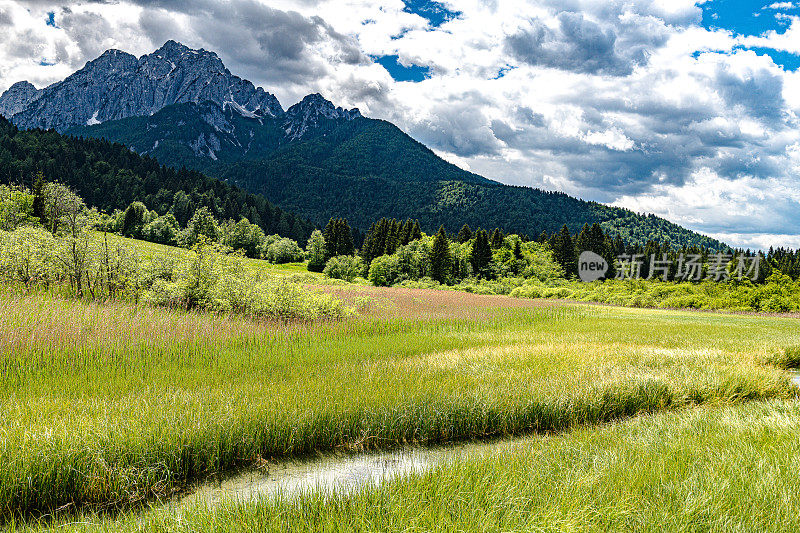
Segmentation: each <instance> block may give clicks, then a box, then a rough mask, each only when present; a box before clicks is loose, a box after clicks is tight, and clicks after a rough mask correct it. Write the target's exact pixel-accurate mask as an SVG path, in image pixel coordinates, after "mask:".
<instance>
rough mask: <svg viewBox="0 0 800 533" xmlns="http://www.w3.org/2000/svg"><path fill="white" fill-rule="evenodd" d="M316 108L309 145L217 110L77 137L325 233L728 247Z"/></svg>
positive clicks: (197, 108) (268, 121) (273, 126)
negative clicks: (196, 174) (492, 234)
mask: <svg viewBox="0 0 800 533" xmlns="http://www.w3.org/2000/svg"><path fill="white" fill-rule="evenodd" d="M307 100H308V99H307ZM307 100H304V101H303V102H301V103H300V104H297V106H295V107H296V108H300V111H302V113H299V112H298V113H297V114H302V115H303V116H308V115H310V114H313V113H315V112H316V113H317V116H316V118H315V120H314V122H313V124H311V125H310V126H309V125H307V124H303V125H302V126H303V129H302V130H301V131H302V132H303V133H302V135H299V136H297V135H294V136H289V135H288V134H287V130H291V128H292V127H296V126H297V124H296V123H293V122H291V120H290V119H286V118H281V119H277V118H270V117H247V116H243V115H242V114H240V113H238V112H236V111H235V110H232V109H230V108H227V109H220V108H219V107H217V106H215V105H214V104H212V103H208V102H206V103H201V104H181V105H176V106H170V107H167V108H164V109H162V110H161V111H159V112H158V113H156V114H154V115H153V116H149V117H136V118H129V119H124V120H119V121H110V122H106V123H104V124H100V125H95V126H90V127H78V128H73V129H72V130H70V132H71V133H73V134H76V135H87V136H94V137H102V138H105V139H109V140H112V141H117V142H121V143H123V144H125V145H127V146H130V147H132V148H134V149H135V150H137V151H138V152H140V153H147V154H148V155H150V156H152V157H155V158H157V159H158V160H159V161H161V162H162V163H165V164H168V165H173V166H180V165H186V166H187V167H190V168H194V169H197V170H201V171H203V172H206V173H208V174H209V175H212V176H215V177H218V178H220V179H223V180H224V181H227V182H229V183H231V184H235V185H237V186H240V187H242V188H244V189H246V190H248V191H251V192H254V193H258V194H263V195H265V196H266V197H267V198H268V199H269V200H270V201H272V202H274V203H276V204H277V205H279V206H281V207H282V208H284V209H286V210H289V211H292V212H294V213H297V214H298V215H300V216H302V217H305V218H308V219H310V220H311V221H312V222H314V223H315V224H317V225H323V224H325V223H326V222H327V221H328V220H329V219H330V218H332V217H345V218H347V219H348V220H349V221H350V223H351V224H352V225H353V227H354V228H356V229H358V230H361V231H364V230H366V229H367V228H368V227H369V225H370V224H371V223H372V222H373V221H375V220H377V219H380V218H382V217H389V218H402V219H405V218H412V219H416V220H419V221H420V224H421V225H422V228H423V230H424V231H426V232H428V233H434V232H435V231H436V230H437V229H438V228H439V226H441V225H443V226H444V227H445V228H446V229H447V231H450V232H455V231H458V229H459V228H460V227H461V226H462V225H463V224H465V223H466V224H469V225H470V226H472V227H478V226H481V227H486V228H495V227H499V228H502V229H504V230H505V231H507V232H514V233H519V234H527V235H529V236H531V237H534V236H538V235H539V234H540V233H542V232H543V231H546V232H548V233H554V232H556V231H558V230H560V228H561V227H562V226H563V225H564V224H566V225H567V226H568V227H569V228H570V230H571V231H572V232H577V231H579V230H580V229H581V227H582V226H583V225H584V224H593V223H599V224H601V225H602V226H603V228H604V229H605V230H606V231H608V232H611V233H619V234H620V235H621V237H622V238H623V239H624V240H625V241H626V242H627V243H629V244H639V245H644V244H646V243H647V241H648V240H657V241H659V242H666V243H668V244H670V245H671V246H673V247H675V248H678V247H682V246H701V247H706V248H711V249H720V248H724V245H723V244H722V243H720V242H719V241H716V240H714V239H711V238H708V237H705V236H703V235H700V234H698V233H695V232H692V231H689V230H687V229H685V228H682V227H680V226H678V225H676V224H672V223H670V222H668V221H666V220H664V219H660V218H657V217H653V216H641V215H638V214H636V213H633V212H631V211H628V210H624V209H619V208H612V207H608V206H604V205H602V204H598V203H595V202H585V201H582V200H579V199H576V198H573V197H571V196H568V195H566V194H562V193H553V192H547V191H542V190H539V189H533V188H529V187H513V186H508V185H503V184H500V183H498V182H494V181H491V180H488V179H485V178H483V177H481V176H478V175H476V174H473V173H470V172H466V171H464V170H462V169H460V168H458V167H456V166H454V165H452V164H450V163H447V162H446V161H444V160H442V159H441V158H439V157H438V156H436V154H434V153H433V152H432V151H431V150H430V149H428V148H427V147H425V146H424V145H422V144H421V143H419V142H417V141H415V140H413V139H412V138H411V137H409V136H408V135H406V134H405V133H403V132H402V131H401V130H400V129H398V128H397V127H396V126H394V125H393V124H391V123H389V122H386V121H382V120H373V119H368V118H363V117H358V118H355V119H341V118H327V117H326V116H325V113H324V111H325V109H331V107H330V106H332V104H330V102H326V101H320V99H319V98H318V97H315V98H314V99H313V101H307ZM325 106H328V107H327V108H326V107H325ZM292 109H295V108H292ZM292 109H290V110H289V112H288V113H287V115H290V114H291V113H292ZM320 109H322V111H320ZM290 116H291V115H290ZM287 120H288V122H286V121H287ZM282 121H283V122H282ZM287 124H288V127H287ZM284 127H286V129H284Z"/></svg>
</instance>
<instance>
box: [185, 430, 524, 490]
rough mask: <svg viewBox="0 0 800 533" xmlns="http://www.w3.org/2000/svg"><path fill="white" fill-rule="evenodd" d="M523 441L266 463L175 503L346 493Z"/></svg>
mask: <svg viewBox="0 0 800 533" xmlns="http://www.w3.org/2000/svg"><path fill="white" fill-rule="evenodd" d="M524 442H525V439H520V440H518V441H508V440H505V441H496V442H485V443H468V444H459V445H453V446H446V447H443V446H442V447H433V448H405V449H400V450H394V451H387V452H375V453H358V454H329V455H322V456H320V457H318V458H315V459H306V460H303V461H300V460H297V461H285V462H279V463H270V464H269V465H268V466H267V467H265V468H262V469H258V470H252V471H249V472H246V473H244V474H240V475H238V476H236V477H232V478H230V479H226V480H223V481H221V482H217V483H209V484H206V485H203V486H202V487H200V488H199V489H198V490H197V491H196V492H193V493H192V494H190V495H189V496H186V497H185V498H184V499H183V500H182V501H181V503H182V504H185V503H194V502H201V501H202V502H207V503H210V504H215V503H219V502H221V501H223V500H233V501H248V500H255V499H258V498H262V497H270V496H276V495H281V496H283V497H292V496H295V495H297V494H300V493H302V492H308V491H312V490H318V489H319V490H322V491H325V492H327V493H332V492H336V493H339V494H342V493H345V494H346V493H348V492H352V491H355V490H357V489H359V488H361V487H363V486H373V487H375V486H378V485H380V484H381V483H383V482H384V481H387V480H391V479H393V478H395V477H398V476H407V475H409V474H412V473H419V472H425V471H426V470H429V469H430V468H432V467H433V466H434V465H436V464H438V463H441V462H445V461H449V460H456V459H459V458H461V457H469V458H472V459H474V458H476V457H480V456H481V455H483V454H491V455H497V454H498V453H508V452H512V451H513V450H515V449H517V447H518V446H523V445H524Z"/></svg>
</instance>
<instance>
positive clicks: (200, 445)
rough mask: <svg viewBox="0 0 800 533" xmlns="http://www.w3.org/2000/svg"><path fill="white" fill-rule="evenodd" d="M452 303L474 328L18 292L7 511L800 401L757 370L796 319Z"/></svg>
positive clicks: (9, 386)
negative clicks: (376, 450) (183, 308)
mask: <svg viewBox="0 0 800 533" xmlns="http://www.w3.org/2000/svg"><path fill="white" fill-rule="evenodd" d="M453 294H459V295H460V293H453ZM463 297H464V301H463V302H461V307H465V308H469V306H470V304H471V303H472V302H473V301H472V300H471V299H470V298H474V297H473V296H471V295H466V294H464V295H463ZM508 301H509V300H506V299H504V298H501V297H500V298H498V297H494V298H492V299H491V302H492V303H491V305H493V306H494V307H502V306H503V305H504V303H506V302H508ZM454 304H455V305H453V306H452V307H455V314H456V315H457V316H458V318H449V319H447V318H439V319H418V318H417V319H415V318H414V317H413V316H411V315H410V313H408V312H403V310H402V309H401V310H400V312H399V313H397V314H399V315H401V316H403V317H404V318H400V319H394V320H391V321H389V320H386V319H385V316H377V317H374V318H364V319H361V320H357V321H352V322H347V323H340V324H327V325H324V324H323V325H318V326H316V327H314V328H310V329H303V328H284V329H275V328H274V327H271V326H269V325H266V324H258V323H253V322H248V321H246V320H243V319H235V318H224V317H214V316H209V315H202V314H191V313H189V314H186V313H176V312H170V311H164V310H158V309H147V308H137V307H132V306H126V305H110V306H85V305H84V304H81V303H77V302H71V301H56V300H49V299H47V298H44V297H36V296H31V297H24V298H19V297H13V296H8V295H5V296H2V297H0V346H2V347H3V351H4V353H3V359H2V377H3V379H2V383H0V406H1V407H2V412H3V413H4V416H3V418H2V419H0V432H2V434H3V435H4V439H3V440H2V441H0V504H1V505H0V506H1V507H2V509H3V510H4V512H5V514H6V515H8V514H9V513H21V512H26V511H35V510H39V511H43V510H48V509H55V508H58V507H61V506H63V505H67V504H74V505H78V506H81V505H90V504H95V505H99V506H101V507H105V506H109V505H110V506H116V507H124V506H126V505H128V504H132V503H135V502H137V501H139V500H140V499H141V498H147V497H153V496H156V495H159V496H166V495H170V494H171V493H172V491H173V490H177V489H180V488H181V487H182V486H184V485H185V484H186V483H187V482H188V481H190V480H192V479H196V478H198V477H202V476H205V475H208V474H211V473H214V472H218V471H221V470H224V469H228V468H232V467H236V466H242V465H246V464H251V463H252V462H254V461H256V460H258V458H259V457H270V456H281V455H302V454H305V453H309V452H311V451H312V450H319V449H330V448H333V447H341V446H344V447H388V446H394V445H398V444H401V443H405V442H419V443H422V444H426V443H432V442H441V441H447V440H455V439H464V438H474V437H484V436H489V435H504V434H514V433H520V432H528V431H535V430H554V429H565V428H569V427H574V426H576V425H582V424H587V423H598V422H603V421H609V420H613V419H616V418H619V417H623V416H627V415H632V414H635V413H637V412H642V411H656V410H661V409H674V408H679V407H683V406H687V405H692V404H696V403H701V402H702V403H708V402H710V403H730V402H738V401H741V400H744V399H754V398H755V399H757V398H766V397H788V396H789V395H791V394H792V393H791V387H790V385H789V382H788V379H787V377H786V376H785V374H783V373H782V372H780V371H778V370H777V369H772V368H769V367H765V366H763V365H761V364H760V361H761V360H762V359H764V358H766V357H767V356H768V355H770V354H772V353H773V352H775V351H776V350H777V349H779V348H781V347H783V346H785V345H787V344H797V343H800V331H798V329H797V327H796V321H794V320H789V319H778V318H756V317H741V316H719V315H710V314H709V315H696V314H689V313H674V312H654V311H641V310H624V309H585V308H581V307H570V308H550V309H536V308H534V307H532V308H529V309H525V308H523V309H515V310H503V309H496V310H495V311H493V312H483V313H475V314H470V313H469V312H466V313H465V312H464V311H463V309H459V305H458V303H457V302H454ZM484 311H486V310H484ZM69 508H74V507H70V506H69V505H68V509H69Z"/></svg>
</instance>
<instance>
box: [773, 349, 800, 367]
mask: <svg viewBox="0 0 800 533" xmlns="http://www.w3.org/2000/svg"><path fill="white" fill-rule="evenodd" d="M766 363H767V364H770V365H775V366H777V367H778V368H783V369H784V370H790V369H797V368H800V346H790V347H788V348H783V349H782V350H778V351H777V352H775V353H773V354H770V355H769V356H768V357H767V359H766Z"/></svg>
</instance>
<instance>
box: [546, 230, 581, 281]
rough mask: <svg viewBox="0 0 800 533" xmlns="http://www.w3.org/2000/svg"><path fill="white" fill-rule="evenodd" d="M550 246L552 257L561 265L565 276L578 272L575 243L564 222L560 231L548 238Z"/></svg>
mask: <svg viewBox="0 0 800 533" xmlns="http://www.w3.org/2000/svg"><path fill="white" fill-rule="evenodd" d="M550 248H551V249H552V250H553V259H555V261H556V263H558V264H559V265H561V268H563V269H564V274H565V275H566V276H567V277H569V276H574V275H576V274H577V273H578V269H577V261H576V258H575V244H574V243H573V241H572V235H570V233H569V228H568V227H567V225H566V224H564V226H563V227H562V228H561V231H560V232H558V233H557V234H555V235H553V237H551V238H550Z"/></svg>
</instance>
